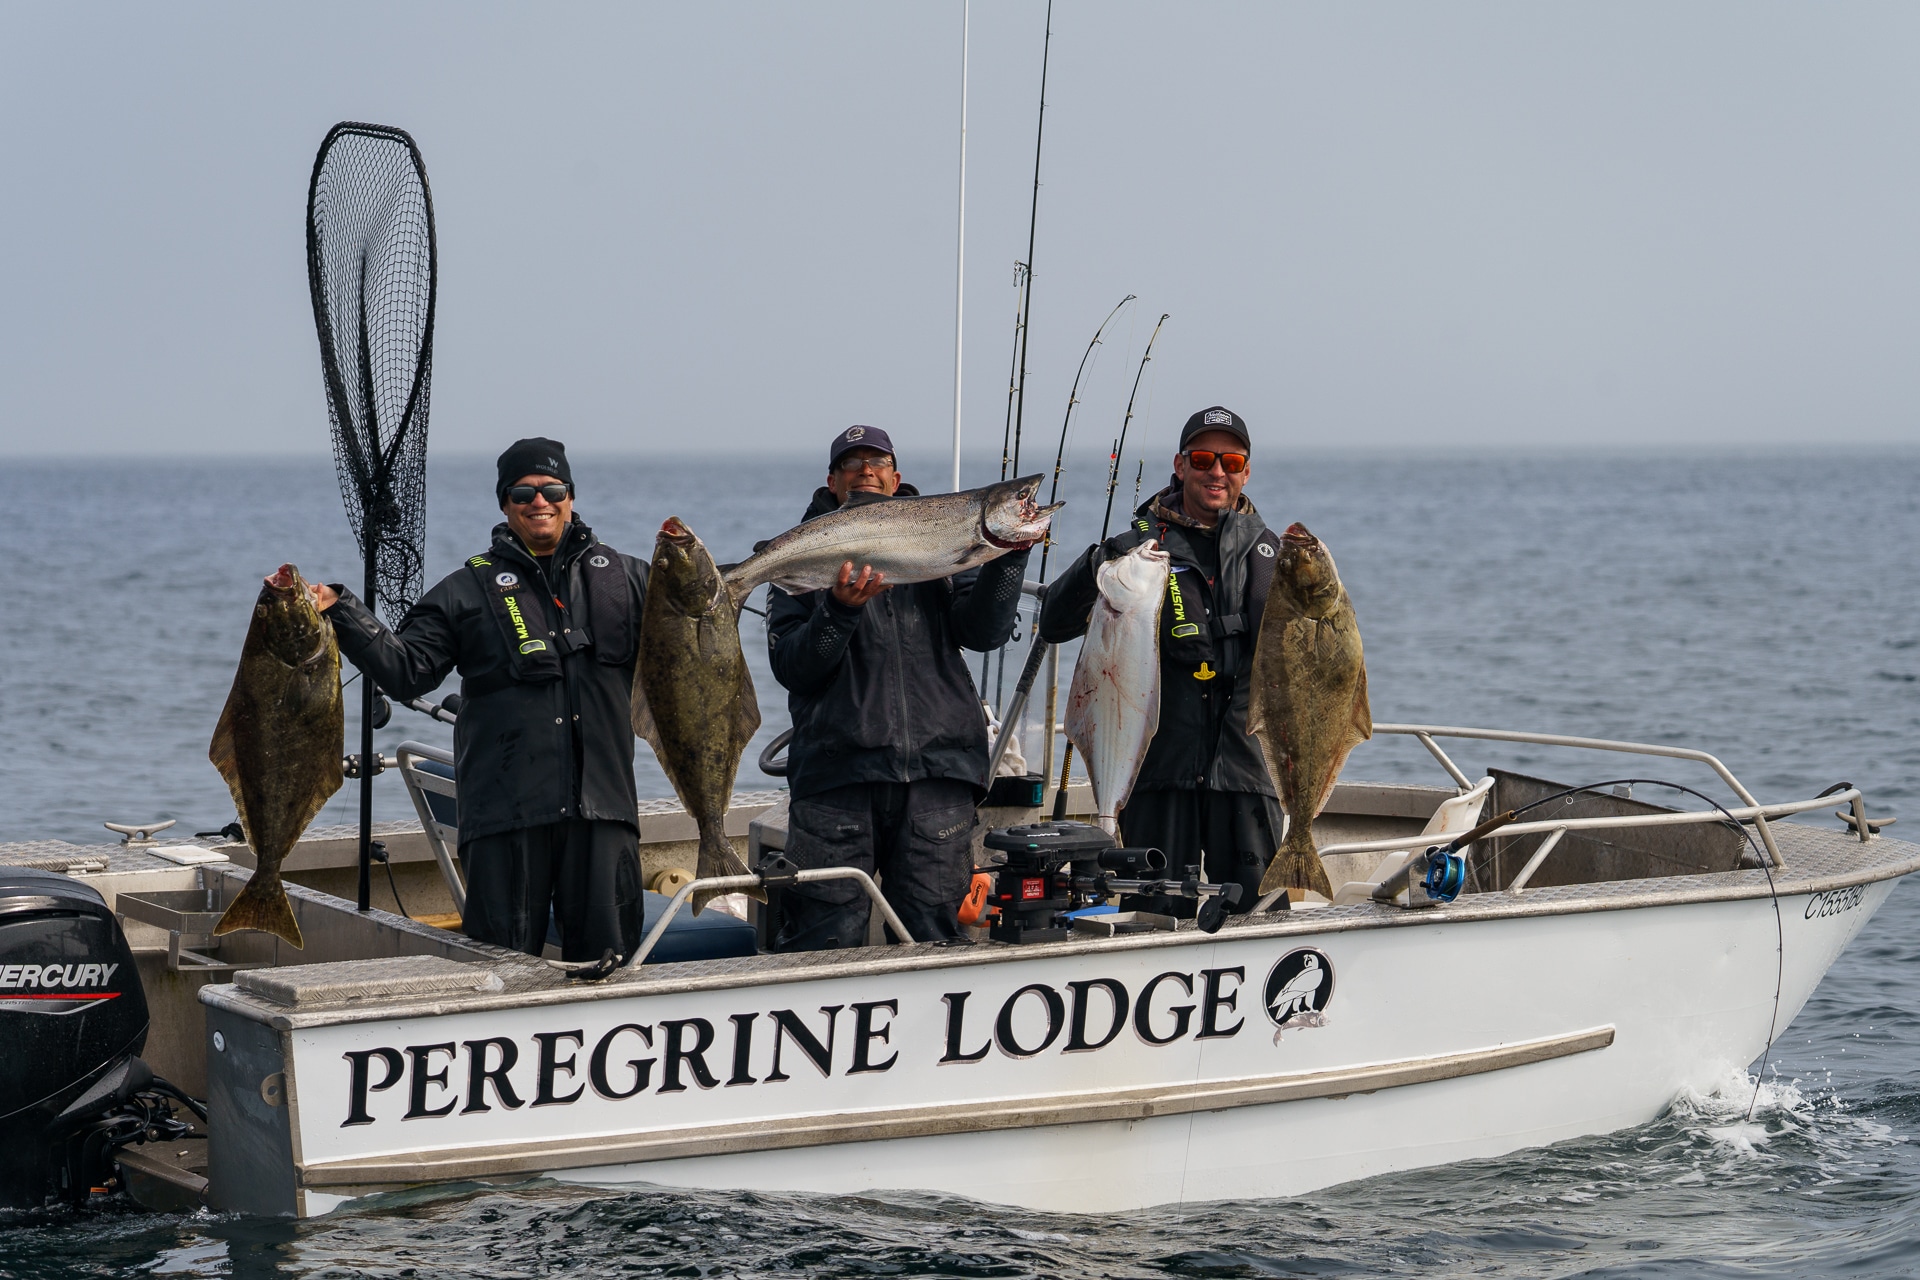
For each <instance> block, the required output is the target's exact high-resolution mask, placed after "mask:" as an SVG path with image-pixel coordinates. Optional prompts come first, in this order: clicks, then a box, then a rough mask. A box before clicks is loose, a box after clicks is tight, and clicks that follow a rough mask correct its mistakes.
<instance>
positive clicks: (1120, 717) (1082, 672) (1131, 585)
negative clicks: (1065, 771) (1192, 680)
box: [1066, 539, 1170, 836]
mask: <svg viewBox="0 0 1920 1280" xmlns="http://www.w3.org/2000/svg"><path fill="white" fill-rule="evenodd" d="M1169 567H1170V561H1169V557H1168V555H1167V553H1166V552H1165V551H1163V550H1161V549H1160V546H1159V544H1158V543H1156V542H1154V541H1153V540H1152V539H1148V540H1147V541H1145V542H1143V543H1141V544H1140V545H1139V546H1137V547H1135V548H1134V549H1133V550H1131V551H1129V552H1127V554H1125V555H1123V556H1120V557H1118V558H1117V559H1113V560H1109V561H1107V563H1105V564H1103V565H1101V566H1100V568H1099V570H1098V571H1097V572H1096V573H1095V575H1094V577H1095V581H1096V582H1097V583H1098V584H1099V588H1100V595H1099V598H1098V599H1096V600H1095V601H1094V603H1093V613H1092V615H1091V616H1090V617H1089V618H1088V619H1087V637H1086V639H1085V640H1084V641H1082V642H1081V645H1080V657H1079V659H1078V661H1076V662H1075V663H1074V664H1073V684H1072V686H1071V687H1070V688H1069V689H1068V691H1067V714H1066V721H1067V740H1068V741H1070V742H1072V743H1073V745H1074V747H1075V749H1076V750H1078V751H1079V752H1080V755H1081V758H1082V759H1084V760H1085V761H1086V762H1087V777H1088V778H1089V779H1090V780H1091V781H1092V783H1093V802H1094V807H1095V809H1097V810H1098V811H1099V823H1100V826H1101V828H1102V829H1103V830H1104V831H1106V833H1107V834H1108V835H1113V836H1117V835H1119V827H1118V822H1117V819H1118V816H1119V813H1120V810H1121V809H1122V808H1124V807H1125V806H1126V803H1127V797H1128V796H1129V795H1131V794H1132V792H1133V781H1134V779H1135V778H1137V777H1139V776H1140V764H1141V762H1142V761H1144V760H1145V759H1146V758H1147V747H1148V745H1149V744H1151V743H1152V742H1153V735H1154V734H1155V733H1156V732H1158V731H1159V728H1160V607H1161V605H1162V603H1163V602H1165V600H1166V598H1167V573H1168V569H1169Z"/></svg>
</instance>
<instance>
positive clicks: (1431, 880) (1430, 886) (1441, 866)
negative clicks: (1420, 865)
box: [1421, 845, 1467, 902]
mask: <svg viewBox="0 0 1920 1280" xmlns="http://www.w3.org/2000/svg"><path fill="white" fill-rule="evenodd" d="M1426 857H1427V874H1426V877H1425V878H1424V879H1423V880H1422V881H1421V886H1422V887H1423V888H1425V889H1426V891H1427V896H1428V897H1429V898H1432V899H1433V900H1434V901H1435V902H1452V901H1453V900H1454V899H1455V898H1457V897H1459V896H1460V891H1461V890H1463V889H1465V888H1466V887H1467V860H1466V859H1465V858H1464V857H1462V856H1461V855H1459V854H1457V853H1449V852H1448V851H1447V850H1446V849H1445V848H1444V847H1442V846H1440V845H1434V846H1433V847H1432V848H1430V849H1428V850H1427V854H1426Z"/></svg>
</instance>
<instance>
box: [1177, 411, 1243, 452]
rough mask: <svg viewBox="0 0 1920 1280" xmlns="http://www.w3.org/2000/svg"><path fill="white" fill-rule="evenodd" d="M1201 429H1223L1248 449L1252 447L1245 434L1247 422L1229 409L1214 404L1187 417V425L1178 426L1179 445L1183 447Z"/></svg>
mask: <svg viewBox="0 0 1920 1280" xmlns="http://www.w3.org/2000/svg"><path fill="white" fill-rule="evenodd" d="M1202 431H1224V432H1226V433H1227V434H1228V435H1230V436H1232V437H1233V438H1234V439H1236V440H1238V441H1239V442H1240V443H1241V444H1243V445H1245V446H1246V447H1247V448H1248V449H1252V448H1253V441H1252V440H1251V439H1249V438H1248V436H1247V424H1246V423H1245V422H1244V421H1242V420H1241V417H1240V415H1239V414H1237V413H1235V412H1234V411H1233V410H1231V409H1224V408H1222V407H1221V406H1219V405H1214V406H1213V407H1212V408H1211V409H1202V410H1201V411H1200V412H1198V413H1196V414H1194V415H1193V416H1192V417H1191V418H1188V419H1187V425H1186V426H1184V427H1182V428H1180V447H1181V448H1182V449H1185V448H1186V447H1187V441H1189V440H1191V439H1193V438H1194V437H1195V436H1197V435H1199V434H1200V433H1201V432H1202Z"/></svg>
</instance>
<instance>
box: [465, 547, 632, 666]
mask: <svg viewBox="0 0 1920 1280" xmlns="http://www.w3.org/2000/svg"><path fill="white" fill-rule="evenodd" d="M467 568H468V570H469V571H470V572H471V573H472V574H473V576H474V580H475V581H476V582H477V583H478V584H479V586H480V591H481V594H482V595H484V596H485V597H486V599H487V604H488V606H489V608H490V610H491V611H492V613H493V618H494V622H495V623H496V624H497V625H498V626H499V628H500V635H501V638H502V639H503V640H505V641H506V645H507V655H508V660H509V668H508V670H509V672H510V674H509V675H507V676H506V677H505V678H504V679H503V680H495V681H469V682H467V683H468V685H478V686H481V687H473V688H469V689H467V690H466V692H467V693H468V696H477V695H480V694H484V693H487V692H490V691H492V689H493V688H497V687H501V686H502V685H504V684H505V683H506V682H507V681H512V682H517V683H521V684H545V683H547V682H549V681H553V680H558V679H560V676H561V671H560V660H561V658H562V657H564V656H567V655H571V654H574V653H578V652H579V651H580V650H582V649H586V648H589V647H591V648H592V649H593V650H594V656H595V657H596V658H597V659H598V660H599V661H601V662H603V663H605V664H607V665H608V666H622V665H625V664H626V663H628V662H631V661H633V655H634V649H635V646H636V644H637V643H638V640H639V637H638V635H637V634H636V627H635V625H634V618H633V612H634V610H633V584H632V583H631V582H630V581H628V579H627V571H626V568H625V566H623V565H622V564H621V563H620V557H619V556H618V555H617V554H615V552H614V551H613V549H612V548H610V547H607V546H605V545H603V544H601V543H594V544H593V545H592V546H589V547H588V548H587V549H586V550H585V551H583V552H581V553H580V555H579V556H578V557H577V558H575V559H574V561H573V562H572V563H571V564H570V565H568V567H567V571H568V572H569V573H574V574H578V575H579V577H578V579H577V580H576V584H577V585H578V586H579V587H580V588H581V589H580V590H576V591H575V592H574V593H573V594H574V600H575V607H574V608H572V609H563V608H561V607H560V602H559V601H558V600H557V599H555V598H553V597H551V596H549V595H548V594H547V593H546V592H545V591H544V590H542V589H541V587H540V584H539V583H537V582H532V581H529V580H528V579H527V578H526V576H525V575H524V574H523V573H522V572H521V570H520V569H519V568H517V567H515V566H513V565H508V564H502V563H500V562H498V561H496V560H495V559H494V558H493V557H492V556H491V555H490V554H487V555H477V556H474V557H473V558H472V559H470V560H468V561H467ZM581 605H584V606H585V608H581V607H580V606H581Z"/></svg>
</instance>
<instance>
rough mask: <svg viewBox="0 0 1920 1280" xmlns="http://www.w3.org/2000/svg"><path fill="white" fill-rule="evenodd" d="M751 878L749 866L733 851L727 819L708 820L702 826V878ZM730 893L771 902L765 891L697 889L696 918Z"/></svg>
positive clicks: (694, 899)
mask: <svg viewBox="0 0 1920 1280" xmlns="http://www.w3.org/2000/svg"><path fill="white" fill-rule="evenodd" d="M746 874H748V872H747V864H746V863H745V862H743V861H741V859H740V855H739V854H737V853H735V852H734V851H733V841H731V840H729V839H727V828H726V819H725V818H708V819H704V820H702V821H701V823H700V873H699V878H700V879H702V880H710V879H713V878H714V877H716V876H744V875H746ZM728 892H734V893H742V892H744V893H745V894H746V895H747V896H748V897H749V898H752V899H754V900H755V901H756V902H765V901H766V900H767V891H766V890H765V889H760V888H753V889H745V890H739V889H736V890H731V891H729V890H715V889H697V890H695V891H694V895H693V914H695V915H699V914H700V913H701V912H702V911H703V910H705V909H706V906H707V904H708V903H709V902H712V901H713V900H714V899H715V898H723V897H725V896H726V895H727V893H728Z"/></svg>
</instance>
